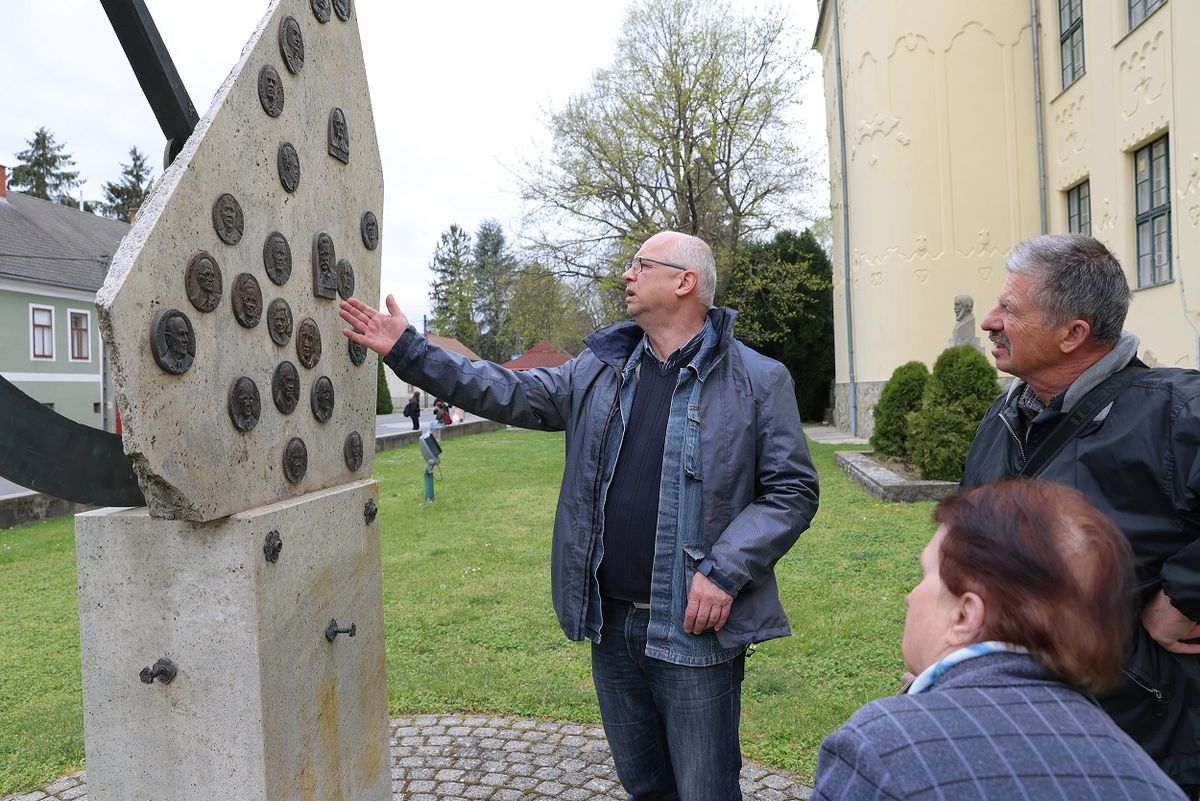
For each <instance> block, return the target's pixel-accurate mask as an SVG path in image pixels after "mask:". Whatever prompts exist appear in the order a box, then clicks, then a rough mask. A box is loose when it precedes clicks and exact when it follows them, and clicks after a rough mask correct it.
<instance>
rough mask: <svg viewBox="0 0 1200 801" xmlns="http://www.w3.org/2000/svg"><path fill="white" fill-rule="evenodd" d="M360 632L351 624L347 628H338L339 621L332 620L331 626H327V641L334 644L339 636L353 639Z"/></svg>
mask: <svg viewBox="0 0 1200 801" xmlns="http://www.w3.org/2000/svg"><path fill="white" fill-rule="evenodd" d="M357 632H358V626H357V625H355V624H354V623H351V624H350V625H349V626H347V627H346V628H344V629H343V628H338V624H337V619H336V618H332V617H331V618H330V619H329V624H328V625H326V626H325V639H327V640H329V641H330V642H333V641H334V639H336V638H337V636H338V635H339V634H345V635H346V636H347V637H353V636H354V635H355V634H356V633H357Z"/></svg>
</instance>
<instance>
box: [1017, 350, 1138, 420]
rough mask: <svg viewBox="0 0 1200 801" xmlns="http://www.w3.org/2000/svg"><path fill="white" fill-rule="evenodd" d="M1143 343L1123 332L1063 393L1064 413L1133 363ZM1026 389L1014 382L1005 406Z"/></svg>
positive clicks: (1023, 383)
mask: <svg viewBox="0 0 1200 801" xmlns="http://www.w3.org/2000/svg"><path fill="white" fill-rule="evenodd" d="M1140 344H1141V341H1140V340H1139V339H1138V338H1137V336H1135V335H1134V334H1131V333H1130V332H1128V331H1122V332H1121V338H1120V339H1119V340H1117V344H1116V345H1115V346H1113V349H1112V350H1110V351H1109V352H1108V353H1106V354H1104V355H1103V356H1101V357H1100V358H1099V359H1097V360H1096V361H1095V362H1094V363H1093V364H1092V366H1091V367H1089V368H1088V369H1086V370H1084V371H1083V372H1082V373H1081V374H1080V375H1079V377H1078V378H1076V379H1075V380H1074V381H1072V382H1071V385H1070V386H1069V387H1067V389H1066V392H1064V393H1063V401H1062V409H1061V411H1062V412H1063V413H1066V412H1069V411H1071V409H1072V408H1073V407H1074V406H1075V404H1077V403H1078V402H1079V401H1080V399H1081V398H1083V396H1084V395H1086V394H1088V392H1090V391H1092V390H1093V389H1095V388H1096V387H1097V386H1099V385H1100V384H1101V383H1103V382H1104V381H1105V380H1106V379H1107V378H1108V377H1109V376H1110V375H1112V374H1113V373H1116V372H1117V371H1118V370H1121V369H1122V368H1124V367H1125V366H1126V365H1127V364H1129V363H1130V362H1131V361H1133V359H1134V357H1135V356H1137V349H1138V346H1139V345H1140ZM1024 387H1025V382H1024V381H1023V380H1022V379H1020V378H1018V379H1016V380H1015V381H1013V382H1012V384H1011V385H1010V386H1009V388H1008V396H1007V397H1006V398H1005V404H1006V405H1008V404H1010V403H1012V402H1014V401H1015V400H1016V398H1017V397H1018V396H1019V395H1020V394H1021V392H1022V391H1023V389H1024Z"/></svg>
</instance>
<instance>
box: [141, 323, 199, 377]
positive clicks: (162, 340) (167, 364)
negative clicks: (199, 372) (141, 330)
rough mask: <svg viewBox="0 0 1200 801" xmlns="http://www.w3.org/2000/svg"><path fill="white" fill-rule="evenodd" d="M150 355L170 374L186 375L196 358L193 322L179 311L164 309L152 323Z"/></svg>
mask: <svg viewBox="0 0 1200 801" xmlns="http://www.w3.org/2000/svg"><path fill="white" fill-rule="evenodd" d="M150 354H151V355H152V356H153V357H154V362H155V363H156V364H157V365H158V366H159V367H161V368H162V369H163V370H165V371H166V372H168V373H172V374H173V375H180V374H181V373H186V372H187V369H188V368H189V367H191V366H192V361H193V360H194V359H195V358H196V333H195V331H193V330H192V321H191V320H189V319H188V316H187V315H186V314H184V313H183V312H181V311H179V309H163V310H162V311H160V312H159V313H158V314H156V315H154V319H153V320H152V321H151V322H150Z"/></svg>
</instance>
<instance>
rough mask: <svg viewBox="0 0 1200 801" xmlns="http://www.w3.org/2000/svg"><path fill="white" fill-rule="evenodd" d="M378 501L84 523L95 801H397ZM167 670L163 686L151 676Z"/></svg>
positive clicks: (334, 498)
mask: <svg viewBox="0 0 1200 801" xmlns="http://www.w3.org/2000/svg"><path fill="white" fill-rule="evenodd" d="M377 496H378V489H377V485H376V483H375V482H374V481H369V480H368V481H358V482H354V483H350V484H345V485H342V486H340V487H338V488H334V489H326V490H320V491H317V492H312V493H309V494H306V495H303V496H300V497H296V498H290V499H288V500H285V501H282V502H280V503H276V504H272V505H269V506H263V507H259V508H256V509H252V510H250V511H247V512H242V513H239V514H235V515H231V516H229V517H225V518H221V519H219V520H215V521H212V522H210V523H189V522H185V521H169V520H161V519H157V518H152V517H150V515H149V514H148V512H147V511H146V510H145V509H100V510H96V511H93V512H87V513H84V514H81V515H78V516H77V517H76V525H75V531H76V541H77V549H78V578H79V618H80V620H79V628H80V640H81V651H82V662H83V706H84V735H85V750H86V758H87V773H88V798H89V799H91V801H131V800H132V799H137V800H138V801H201V799H203V801H212V799H239V801H293V800H299V799H303V800H304V801H335V799H336V800H337V801H351V800H353V801H385V800H386V799H390V798H391V780H390V773H389V764H388V747H389V744H388V708H387V679H386V664H385V657H384V641H383V606H382V581H381V573H380V554H379V526H378V524H377V523H376V522H375V514H374V512H375V508H376V506H375V504H376V503H377ZM272 532H277V533H278V538H279V540H280V541H281V542H282V547H281V548H280V549H278V551H277V552H276V553H277V558H276V560H275V561H273V562H272V561H269V560H268V558H267V553H266V552H265V551H264V544H265V543H266V542H267V540H268V537H269V536H270V535H271V534H272ZM272 540H273V537H272ZM271 550H272V549H271V548H270V547H268V548H267V549H266V551H271ZM333 619H336V621H337V627H338V628H342V629H348V628H350V626H351V625H352V624H353V626H354V629H355V636H354V637H350V636H348V635H347V634H344V633H343V634H338V635H336V636H335V637H334V639H333V640H332V641H330V640H328V639H327V638H326V627H327V626H328V624H329V623H330V621H331V620H333ZM160 659H166V660H169V661H170V663H171V665H173V666H174V668H175V669H176V672H175V675H174V677H173V679H172V680H171V681H170V682H169V683H164V682H163V677H158V678H154V677H153V675H152V674H153V673H154V672H155V671H153V670H151V671H143V668H153V667H154V666H155V664H156V663H157V662H158V661H159V660H160ZM158 672H161V670H160V671H158ZM147 679H150V680H151V682H152V683H145V681H146V680H147Z"/></svg>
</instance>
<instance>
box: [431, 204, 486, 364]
mask: <svg viewBox="0 0 1200 801" xmlns="http://www.w3.org/2000/svg"><path fill="white" fill-rule="evenodd" d="M429 269H430V270H432V271H433V283H432V284H430V287H429V294H430V297H431V299H432V300H433V308H432V309H431V310H430V320H429V325H430V327H431V328H432V329H433V330H434V331H436V332H437V333H439V334H441V335H442V336H448V337H454V338H455V339H457V340H458V341H459V342H461V343H463V344H464V345H466V346H467V347H468V348H470V349H471V350H474V351H476V352H477V353H478V350H477V348H478V347H479V326H478V325H476V322H475V317H474V312H475V274H474V272H475V271H474V263H473V261H472V258H471V235H470V234H468V233H467V232H466V231H464V230H463V229H462V228H460V227H459V226H458V225H451V226H450V228H448V229H447V230H446V231H443V232H442V235H441V237H440V238H439V239H438V244H437V247H436V248H435V249H434V251H433V261H432V262H431V263H430V265H429Z"/></svg>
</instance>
